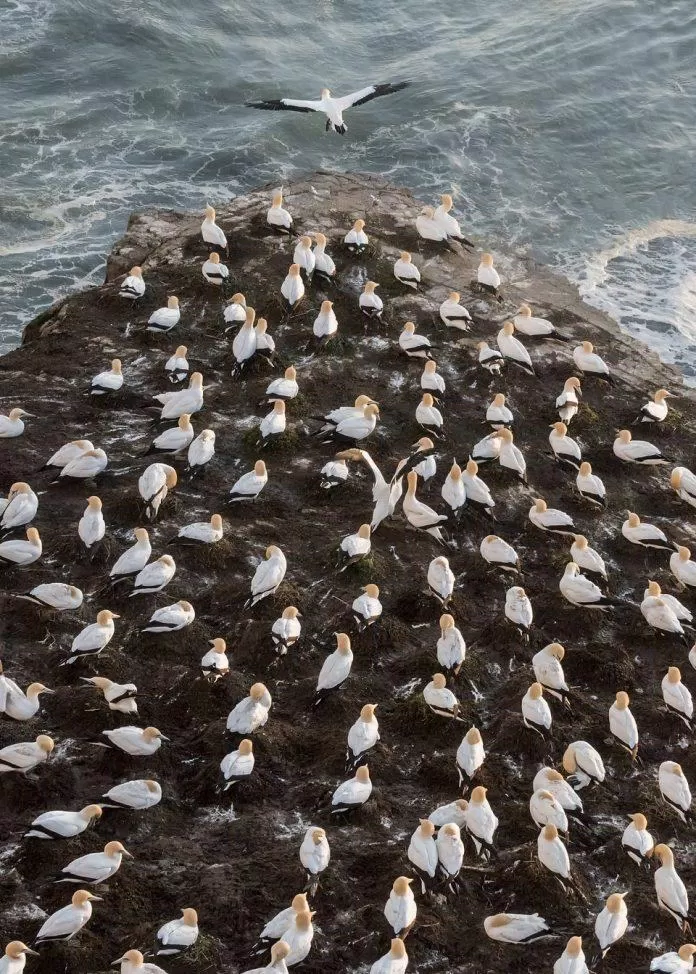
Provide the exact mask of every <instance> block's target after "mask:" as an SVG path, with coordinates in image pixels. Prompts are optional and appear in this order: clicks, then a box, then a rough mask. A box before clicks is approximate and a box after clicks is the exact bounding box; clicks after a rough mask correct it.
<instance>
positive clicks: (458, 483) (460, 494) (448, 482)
mask: <svg viewBox="0 0 696 974" xmlns="http://www.w3.org/2000/svg"><path fill="white" fill-rule="evenodd" d="M431 459H433V460H434V458H431ZM417 472H418V468H416V473H417ZM440 495H441V497H442V499H443V501H444V502H445V504H447V506H448V507H449V508H451V510H452V513H453V514H454V516H455V517H457V516H458V515H459V514H461V512H462V509H463V508H464V506H465V504H466V487H465V486H464V481H463V480H462V468H461V467H460V466H459V464H458V463H456V462H455V463H453V464H452V466H451V467H450V470H449V473H448V474H447V476H446V477H445V482H444V483H443V485H442V488H441V489H440Z"/></svg>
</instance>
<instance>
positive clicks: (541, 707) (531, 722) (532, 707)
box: [522, 683, 553, 737]
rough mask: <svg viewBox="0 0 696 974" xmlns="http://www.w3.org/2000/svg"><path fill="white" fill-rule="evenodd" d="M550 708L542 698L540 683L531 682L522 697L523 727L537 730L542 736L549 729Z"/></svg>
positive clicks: (550, 721)
mask: <svg viewBox="0 0 696 974" xmlns="http://www.w3.org/2000/svg"><path fill="white" fill-rule="evenodd" d="M552 719H553V718H552V717H551V708H550V707H549V705H548V703H547V702H546V701H545V700H544V688H543V687H542V685H541V683H532V685H531V686H530V687H529V689H528V690H527V692H526V693H525V695H524V696H523V697H522V721H523V723H524V726H525V727H529V728H530V730H535V731H538V732H539V733H540V734H541V735H542V737H543V736H544V735H545V734H546V733H547V732H548V731H550V730H551V723H552Z"/></svg>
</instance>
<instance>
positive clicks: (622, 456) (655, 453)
mask: <svg viewBox="0 0 696 974" xmlns="http://www.w3.org/2000/svg"><path fill="white" fill-rule="evenodd" d="M613 449H614V456H616V457H618V458H619V460H623V461H624V462H625V463H642V464H643V465H644V466H648V467H654V466H657V465H658V464H662V463H670V462H671V461H669V460H668V459H667V458H666V457H665V456H663V455H662V451H661V450H659V449H658V448H657V447H656V446H653V444H652V443H648V442H646V441H645V440H634V439H633V437H632V435H631V432H630V430H619V433H618V435H617V437H616V439H615V440H614V446H613Z"/></svg>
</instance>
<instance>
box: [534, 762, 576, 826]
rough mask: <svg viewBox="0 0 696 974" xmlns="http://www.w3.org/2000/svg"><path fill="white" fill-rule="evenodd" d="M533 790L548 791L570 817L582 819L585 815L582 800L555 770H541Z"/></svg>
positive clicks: (536, 776) (538, 772) (535, 777)
mask: <svg viewBox="0 0 696 974" xmlns="http://www.w3.org/2000/svg"><path fill="white" fill-rule="evenodd" d="M532 788H533V789H534V791H535V792H537V791H539V790H545V791H548V792H549V793H550V794H551V795H552V796H553V797H554V799H555V800H556V801H557V802H558V803H559V805H560V806H561V807H562V808H563V809H564V811H566V812H568V814H569V815H574V816H577V817H580V816H581V815H582V814H583V807H582V800H581V799H580V797H579V795H578V794H577V793H576V792H575V791H574V789H573V788H572V786H571V784H570V783H569V782H568V781H566V779H565V778H564V777H563V775H562V774H561V772H560V771H556V769H555V768H541V770H540V771H537V773H536V775H535V776H534V781H533V783H532Z"/></svg>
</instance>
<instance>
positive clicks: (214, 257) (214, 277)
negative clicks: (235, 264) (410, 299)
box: [201, 253, 230, 287]
mask: <svg viewBox="0 0 696 974" xmlns="http://www.w3.org/2000/svg"><path fill="white" fill-rule="evenodd" d="M201 273H202V274H203V277H204V278H205V279H206V281H207V282H208V284H214V285H215V286H216V287H220V286H221V285H222V284H224V282H225V281H226V280H227V279H228V277H229V276H230V272H229V269H228V268H227V267H226V266H225V264H223V263H222V261H221V260H220V255H219V254H216V253H212V254H211V255H210V256H209V257H208V259H207V260H206V261H204V262H203V263H202V264H201Z"/></svg>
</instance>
